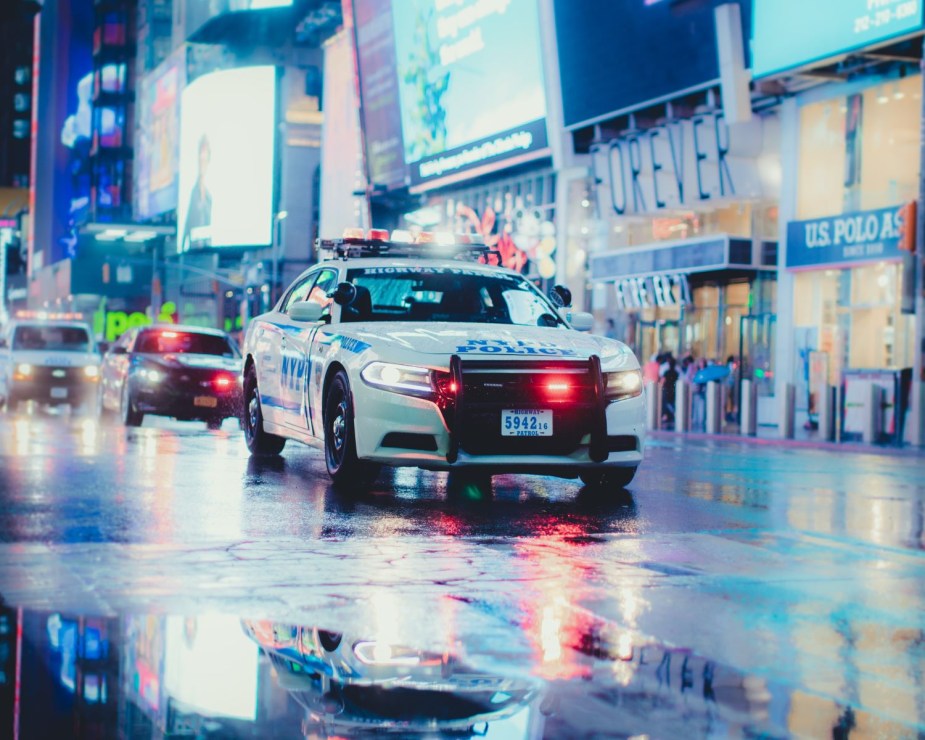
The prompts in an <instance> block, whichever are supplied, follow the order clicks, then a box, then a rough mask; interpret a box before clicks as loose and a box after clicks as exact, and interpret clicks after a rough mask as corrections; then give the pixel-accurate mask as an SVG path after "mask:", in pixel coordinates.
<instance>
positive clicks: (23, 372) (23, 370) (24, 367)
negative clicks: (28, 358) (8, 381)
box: [16, 362, 32, 378]
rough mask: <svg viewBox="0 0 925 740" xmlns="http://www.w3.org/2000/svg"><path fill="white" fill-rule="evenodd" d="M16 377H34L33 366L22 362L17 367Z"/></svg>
mask: <svg viewBox="0 0 925 740" xmlns="http://www.w3.org/2000/svg"><path fill="white" fill-rule="evenodd" d="M16 377H18V378H30V377H32V365H30V364H28V363H26V362H22V363H20V364H19V365H17V366H16Z"/></svg>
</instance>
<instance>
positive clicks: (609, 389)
mask: <svg viewBox="0 0 925 740" xmlns="http://www.w3.org/2000/svg"><path fill="white" fill-rule="evenodd" d="M604 395H605V396H607V400H608V401H619V400H621V399H624V398H634V397H635V396H639V395H642V372H640V371H639V370H621V371H620V372H616V373H604Z"/></svg>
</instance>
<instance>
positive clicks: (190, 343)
mask: <svg viewBox="0 0 925 740" xmlns="http://www.w3.org/2000/svg"><path fill="white" fill-rule="evenodd" d="M135 351H136V352H141V353H143V354H152V355H172V354H183V353H185V354H191V355H219V356H221V357H237V356H238V354H237V351H236V350H235V348H234V347H233V346H232V345H231V344H230V343H229V342H228V340H227V339H225V337H223V336H218V335H215V334H197V333H195V332H187V331H169V330H160V329H157V330H154V331H146V332H144V333H142V334H141V335H140V336H139V337H138V342H137V344H136V345H135Z"/></svg>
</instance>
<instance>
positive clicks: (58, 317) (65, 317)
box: [13, 310, 84, 321]
mask: <svg viewBox="0 0 925 740" xmlns="http://www.w3.org/2000/svg"><path fill="white" fill-rule="evenodd" d="M13 317H14V318H17V319H38V320H39V321H83V318H84V315H83V314H82V313H77V312H73V311H71V312H66V313H52V312H50V311H28V310H21V311H17V312H16V313H14V314H13Z"/></svg>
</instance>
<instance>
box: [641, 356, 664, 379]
mask: <svg viewBox="0 0 925 740" xmlns="http://www.w3.org/2000/svg"><path fill="white" fill-rule="evenodd" d="M661 360H662V356H661V355H652V356H651V357H650V358H649V361H648V362H647V363H646V364H645V365H643V366H642V379H643V382H644V383H645V384H646V385H648V384H649V383H658V379H659V373H658V369H659V365H661Z"/></svg>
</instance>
